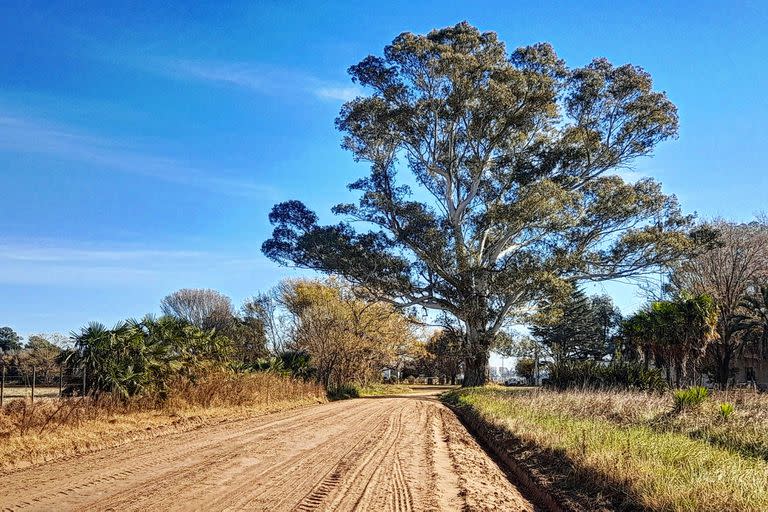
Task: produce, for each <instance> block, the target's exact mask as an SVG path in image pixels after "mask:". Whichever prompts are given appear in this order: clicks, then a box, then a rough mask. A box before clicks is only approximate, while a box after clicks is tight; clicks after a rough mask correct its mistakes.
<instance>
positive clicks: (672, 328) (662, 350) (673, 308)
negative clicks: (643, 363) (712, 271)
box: [622, 294, 717, 386]
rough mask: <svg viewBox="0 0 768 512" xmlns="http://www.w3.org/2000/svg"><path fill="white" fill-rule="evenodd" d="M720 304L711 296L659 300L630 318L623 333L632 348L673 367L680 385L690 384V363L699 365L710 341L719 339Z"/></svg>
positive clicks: (683, 296)
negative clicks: (687, 381) (687, 379)
mask: <svg viewBox="0 0 768 512" xmlns="http://www.w3.org/2000/svg"><path fill="white" fill-rule="evenodd" d="M716 326H717V305H716V304H715V301H714V299H713V298H712V296H711V295H707V294H702V295H687V294H683V295H681V296H679V297H677V298H676V299H674V300H670V301H657V302H654V303H653V304H651V307H650V308H649V309H648V310H645V311H640V312H638V313H636V314H635V315H633V316H632V317H630V318H628V319H627V320H626V321H625V322H624V323H623V325H622V331H623V333H624V336H625V338H626V340H627V342H628V343H629V345H630V346H633V347H636V348H639V349H640V350H642V351H644V352H646V353H647V354H652V355H653V356H654V357H655V359H656V361H657V362H660V363H661V364H663V365H668V366H671V367H673V368H674V369H675V370H676V371H675V375H676V383H677V385H678V386H680V385H681V384H682V383H684V382H685V381H686V378H687V369H688V367H689V363H691V362H693V363H694V364H697V363H699V362H700V361H701V360H702V359H703V357H704V355H705V353H706V348H707V345H708V344H709V342H711V341H712V340H713V339H715V338H716V337H717V332H716Z"/></svg>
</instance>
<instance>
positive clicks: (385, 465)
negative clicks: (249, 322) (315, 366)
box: [0, 393, 533, 511]
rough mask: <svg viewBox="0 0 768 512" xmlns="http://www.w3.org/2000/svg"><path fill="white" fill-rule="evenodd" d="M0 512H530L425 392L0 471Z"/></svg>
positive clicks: (287, 414) (314, 409)
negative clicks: (296, 511)
mask: <svg viewBox="0 0 768 512" xmlns="http://www.w3.org/2000/svg"><path fill="white" fill-rule="evenodd" d="M0 509H2V510H57V511H58V510H120V511H123V510H142V511H149V510H164V511H167V510H270V511H279V510H298V511H309V510H338V511H347V510H371V511H386V510H389V511H420V510H494V511H501V510H532V509H533V507H532V506H531V504H530V503H528V502H527V501H526V500H525V499H524V498H523V497H522V496H521V495H520V494H519V492H518V491H517V489H516V488H515V487H514V485H512V484H511V483H510V482H509V481H508V479H507V478H506V477H505V475H504V473H503V472H502V471H501V470H500V469H499V468H498V466H497V465H496V464H495V463H494V462H493V461H492V460H491V459H490V458H488V456H487V455H486V454H485V452H483V450H482V449H481V448H480V447H479V446H478V445H477V443H475V441H474V440H473V439H472V437H471V436H470V435H469V434H468V433H467V431H466V430H465V429H464V427H463V426H462V425H461V424H460V423H459V422H458V420H457V419H456V417H455V416H454V415H453V413H452V412H451V411H450V410H449V409H447V408H446V407H444V406H443V405H442V404H440V403H439V402H438V401H437V399H436V397H435V396H434V395H430V394H428V393H419V394H415V395H403V396H401V397H386V398H369V399H357V400H346V401H341V402H334V403H330V404H326V405H319V406H315V407H310V408H306V409H301V410H295V411H290V412H285V413H279V414H274V415H270V416H265V417H261V418H254V419H248V420H241V421H234V422H230V423H225V424H220V425H216V426H211V427H204V428H200V429H198V430H194V431H190V432H185V433H179V434H173V435H168V436H164V437H160V438H155V439H151V440H148V441H145V442H141V443H137V444H136V445H131V446H121V447H118V448H111V449H106V450H101V451H99V452H96V453H92V454H90V455H85V456H82V457H78V458H76V459H70V460H66V461H60V462H53V463H48V464H45V465H41V466H36V467H33V468H29V469H25V470H22V471H17V472H14V473H11V474H9V475H5V476H3V477H1V478H0Z"/></svg>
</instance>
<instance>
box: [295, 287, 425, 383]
mask: <svg viewBox="0 0 768 512" xmlns="http://www.w3.org/2000/svg"><path fill="white" fill-rule="evenodd" d="M281 290H282V293H283V298H282V299H281V300H282V302H283V304H285V306H286V307H287V309H288V311H289V312H290V313H291V315H292V316H293V321H294V325H293V332H292V342H291V345H292V346H291V348H292V349H293V350H296V351H300V352H305V353H307V354H308V355H309V357H310V364H311V365H312V368H313V369H314V375H315V377H316V379H317V381H318V382H319V383H320V384H322V385H323V386H325V388H326V389H329V390H331V389H337V388H339V387H341V386H343V385H345V384H350V383H353V382H358V383H360V384H365V383H366V382H368V381H370V380H374V379H380V378H381V373H382V370H383V369H384V368H386V367H388V366H389V365H390V364H391V362H392V360H393V359H395V358H397V357H398V353H397V351H398V350H399V348H400V347H402V346H406V345H410V344H411V343H412V341H413V340H414V338H415V336H414V333H413V326H412V324H411V323H410V322H409V320H408V319H407V318H406V317H405V316H403V315H402V314H400V313H399V312H397V311H396V310H395V309H394V308H393V307H392V306H391V305H390V304H386V303H382V302H369V301H365V300H362V299H360V298H359V297H358V296H357V295H356V294H355V291H354V289H353V288H352V287H350V286H348V285H347V284H345V283H343V282H341V281H339V280H337V279H328V280H325V281H316V280H308V279H297V280H287V281H284V282H283V283H282V285H281Z"/></svg>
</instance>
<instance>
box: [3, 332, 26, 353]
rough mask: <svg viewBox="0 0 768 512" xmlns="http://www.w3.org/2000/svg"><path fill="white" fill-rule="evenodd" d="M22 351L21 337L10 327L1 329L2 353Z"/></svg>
mask: <svg viewBox="0 0 768 512" xmlns="http://www.w3.org/2000/svg"><path fill="white" fill-rule="evenodd" d="M19 349H21V336H19V335H18V334H17V333H16V331H14V330H13V329H11V328H10V327H0V353H1V352H11V351H14V350H19Z"/></svg>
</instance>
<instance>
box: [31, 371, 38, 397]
mask: <svg viewBox="0 0 768 512" xmlns="http://www.w3.org/2000/svg"><path fill="white" fill-rule="evenodd" d="M35 380H37V368H35V365H32V403H35Z"/></svg>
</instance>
